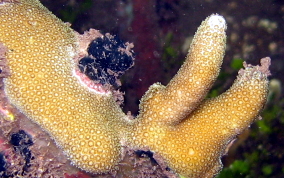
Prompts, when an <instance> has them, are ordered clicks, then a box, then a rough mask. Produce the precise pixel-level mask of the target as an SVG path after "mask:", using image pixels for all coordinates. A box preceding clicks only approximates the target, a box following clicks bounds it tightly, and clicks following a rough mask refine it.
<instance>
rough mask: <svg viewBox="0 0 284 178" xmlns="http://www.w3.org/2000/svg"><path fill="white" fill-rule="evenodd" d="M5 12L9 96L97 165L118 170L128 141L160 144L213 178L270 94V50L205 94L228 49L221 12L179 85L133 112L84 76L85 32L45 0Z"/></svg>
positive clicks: (154, 93)
mask: <svg viewBox="0 0 284 178" xmlns="http://www.w3.org/2000/svg"><path fill="white" fill-rule="evenodd" d="M0 15H1V16H0V42H1V43H3V44H4V46H5V47H7V49H8V50H7V52H5V54H6V58H7V64H8V65H7V66H8V67H9V71H10V76H5V77H7V78H6V79H5V80H4V83H5V94H6V96H7V98H8V100H9V102H11V104H12V105H14V106H15V107H16V108H18V109H19V110H20V111H21V112H22V113H23V114H25V115H26V116H27V117H28V118H30V119H31V120H32V121H34V122H35V123H37V124H38V125H40V126H41V128H42V129H43V130H45V131H46V132H48V133H49V134H50V136H51V137H52V138H53V139H54V140H55V142H56V144H57V145H58V146H59V147H60V148H61V149H63V151H64V153H65V154H66V155H67V157H68V158H69V159H70V160H71V162H72V163H73V164H74V165H76V166H77V167H79V168H81V169H83V170H85V171H88V172H93V173H107V172H110V171H114V170H116V169H117V166H118V165H119V162H120V160H121V157H122V155H123V150H124V148H125V147H130V148H134V149H143V150H150V151H153V152H154V153H155V155H157V156H154V157H160V158H161V160H164V161H165V162H166V164H167V165H168V166H169V169H170V170H172V171H174V172H176V173H178V174H181V175H184V176H186V177H200V176H202V177H212V176H214V175H215V174H216V173H218V171H219V170H220V169H221V167H222V166H221V163H220V157H221V156H222V155H223V154H224V153H225V148H226V147H227V145H228V144H229V143H230V142H231V141H232V139H233V138H234V137H235V136H236V135H237V134H239V133H240V132H241V131H242V130H243V129H245V128H246V127H247V126H249V125H250V123H251V122H252V121H253V120H254V119H255V118H256V117H257V116H258V115H259V111H260V110H261V109H262V108H263V105H264V103H265V101H266V94H267V82H268V81H267V76H268V75H269V71H268V66H269V65H270V59H269V58H264V59H262V61H261V63H262V65H261V66H251V65H245V69H243V70H241V71H240V74H239V76H238V78H237V79H236V81H235V83H234V84H233V86H232V87H231V88H230V89H229V90H228V91H227V92H225V93H224V94H222V95H221V96H219V97H217V98H214V99H210V100H204V97H205V95H206V94H207V92H208V90H209V89H210V87H211V86H212V83H213V82H214V81H215V79H216V77H217V75H218V73H219V68H220V65H221V63H222V58H223V55H224V49H225V38H226V35H225V29H226V23H225V20H224V18H223V17H222V16H219V15H211V16H210V17H208V18H207V19H206V20H205V21H204V22H203V23H202V24H201V26H200V27H199V29H198V31H197V33H196V35H195V38H194V40H193V42H192V45H191V48H190V50H189V54H188V56H187V59H186V61H185V63H184V64H183V66H182V67H181V69H180V70H179V71H178V73H177V75H176V76H175V77H174V78H173V79H172V80H171V81H170V83H169V84H168V85H167V86H163V85H161V84H153V85H152V86H151V87H150V89H149V90H148V92H147V93H146V94H145V95H144V97H143V98H142V99H141V104H140V114H139V115H138V117H137V118H136V119H134V120H131V119H130V118H129V117H128V116H127V115H125V114H124V113H123V112H122V110H121V108H120V107H119V105H118V104H117V103H116V99H115V98H114V96H115V92H114V91H112V90H104V88H101V89H100V91H99V92H97V91H95V90H93V89H90V88H88V87H87V85H85V84H82V82H86V81H83V80H81V77H82V74H79V75H80V76H78V73H77V72H78V66H77V62H78V58H80V57H82V56H81V53H84V52H82V51H81V50H82V44H80V43H81V41H80V38H81V37H80V35H78V34H77V33H76V32H74V31H73V30H72V29H71V28H70V27H69V26H68V24H65V23H63V22H62V21H60V20H59V19H57V18H56V17H55V16H54V15H52V14H51V13H50V12H49V11H48V10H47V9H46V8H44V7H43V6H42V5H41V4H40V3H39V1H36V0H21V1H18V2H3V3H2V4H0ZM93 40H94V39H93ZM85 50H86V49H85ZM89 82H90V81H89ZM12 111H13V110H12V109H11V110H9V112H12ZM16 119H17V118H16ZM157 160H159V159H157ZM158 162H159V161H158ZM159 163H162V161H160V162H159Z"/></svg>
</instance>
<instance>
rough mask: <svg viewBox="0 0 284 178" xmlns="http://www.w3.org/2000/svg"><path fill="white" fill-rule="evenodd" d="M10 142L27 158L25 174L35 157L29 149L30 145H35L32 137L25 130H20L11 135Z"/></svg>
mask: <svg viewBox="0 0 284 178" xmlns="http://www.w3.org/2000/svg"><path fill="white" fill-rule="evenodd" d="M10 144H11V145H13V147H14V150H15V151H16V152H18V153H20V154H21V155H22V156H23V157H24V159H25V166H24V168H23V174H24V172H27V171H28V168H29V167H30V166H31V164H30V162H31V160H32V159H33V157H32V153H31V151H30V149H29V147H30V146H31V145H33V141H32V137H31V136H30V135H28V134H27V133H26V132H25V131H23V130H19V132H17V133H13V134H12V135H11V139H10Z"/></svg>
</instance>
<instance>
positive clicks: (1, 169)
mask: <svg viewBox="0 0 284 178" xmlns="http://www.w3.org/2000/svg"><path fill="white" fill-rule="evenodd" d="M5 165H6V161H5V157H4V155H3V154H2V153H0V177H6V174H5V171H6V168H5Z"/></svg>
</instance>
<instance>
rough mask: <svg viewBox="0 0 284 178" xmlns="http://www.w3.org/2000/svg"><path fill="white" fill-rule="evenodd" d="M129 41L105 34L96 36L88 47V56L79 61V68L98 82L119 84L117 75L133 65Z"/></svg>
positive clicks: (116, 85)
mask: <svg viewBox="0 0 284 178" xmlns="http://www.w3.org/2000/svg"><path fill="white" fill-rule="evenodd" d="M131 48H133V45H132V44H131V43H128V42H126V43H124V42H123V41H121V40H120V39H119V38H118V37H117V36H112V35H110V34H106V35H105V36H103V37H101V38H96V39H95V40H94V41H92V42H91V43H90V45H89V47H88V56H85V57H83V58H82V59H81V60H80V61H79V65H78V67H79V69H80V71H81V72H82V73H84V74H85V75H86V76H88V77H89V78H90V79H91V80H94V81H97V82H98V83H100V84H103V85H105V84H110V85H112V86H114V87H118V86H120V82H119V77H120V76H122V75H123V74H124V73H125V72H126V71H127V70H128V69H130V68H131V67H132V66H133V65H134V52H133V50H132V49H131Z"/></svg>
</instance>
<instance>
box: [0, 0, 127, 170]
mask: <svg viewBox="0 0 284 178" xmlns="http://www.w3.org/2000/svg"><path fill="white" fill-rule="evenodd" d="M0 12H1V13H0V15H1V16H0V26H1V29H0V41H1V42H2V43H4V45H5V46H7V47H8V49H9V51H8V55H7V58H8V66H9V68H10V71H11V76H10V77H9V78H7V79H6V80H5V92H6V94H7V96H8V98H9V100H10V102H11V103H12V104H14V105H15V106H16V107H17V108H19V109H20V110H21V111H22V112H23V113H24V114H25V115H27V116H28V117H29V118H30V119H32V120H33V121H35V122H36V123H38V124H39V125H41V127H42V128H43V129H44V130H46V131H47V132H49V133H50V135H51V136H52V137H53V139H54V140H55V141H56V143H57V144H58V145H59V146H60V147H62V148H63V150H64V151H65V153H66V154H67V156H68V157H69V158H70V159H71V160H72V162H73V164H75V165H77V166H78V167H80V168H82V169H85V170H87V171H90V172H106V171H108V170H110V169H114V166H115V165H116V164H117V163H118V161H119V160H120V139H119V134H118V131H119V130H120V129H114V128H117V127H118V124H117V122H116V121H117V120H118V119H120V118H122V117H125V115H124V113H122V111H121V109H120V108H119V107H118V106H117V104H116V103H115V101H114V99H113V98H112V95H111V94H107V95H101V94H100V95H97V94H95V93H94V92H89V90H88V88H86V87H85V86H82V85H81V84H80V82H79V80H78V79H77V78H76V77H75V76H74V75H73V73H74V72H73V71H74V70H75V68H76V64H75V62H74V57H75V55H76V53H77V50H78V49H77V48H78V42H77V39H76V35H75V32H74V31H73V30H72V29H70V27H69V26H68V25H67V24H64V23H63V22H62V21H61V20H59V19H57V18H56V17H55V16H54V15H52V14H51V13H50V12H49V11H48V10H47V9H46V8H45V7H43V6H42V5H41V4H40V3H39V1H33V0H27V1H20V3H4V4H2V5H0ZM94 108H97V109H94Z"/></svg>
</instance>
